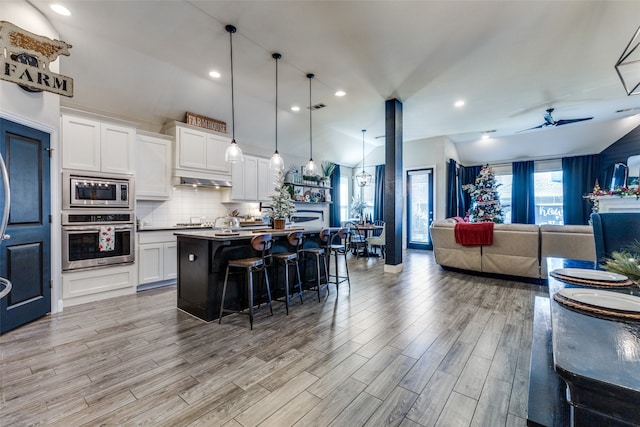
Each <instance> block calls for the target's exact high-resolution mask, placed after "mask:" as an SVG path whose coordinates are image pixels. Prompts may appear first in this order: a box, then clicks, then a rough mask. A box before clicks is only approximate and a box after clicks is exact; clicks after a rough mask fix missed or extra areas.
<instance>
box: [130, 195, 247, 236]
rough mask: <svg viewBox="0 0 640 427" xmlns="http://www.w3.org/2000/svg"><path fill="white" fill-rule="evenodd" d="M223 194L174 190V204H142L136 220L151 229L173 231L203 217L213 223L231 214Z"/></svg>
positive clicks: (138, 203)
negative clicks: (171, 227) (224, 201)
mask: <svg viewBox="0 0 640 427" xmlns="http://www.w3.org/2000/svg"><path fill="white" fill-rule="evenodd" d="M223 191H225V190H223ZM223 191H220V190H216V189H212V188H198V189H195V188H190V187H174V189H173V195H172V197H171V199H170V200H166V201H151V200H138V201H137V202H136V217H137V218H138V219H139V220H140V221H142V222H143V223H144V225H145V226H150V227H170V226H173V225H175V224H177V223H188V222H190V219H191V217H201V218H202V222H209V221H213V220H214V219H216V218H217V217H219V216H224V215H226V214H227V207H229V206H227V207H225V205H223V204H222V196H223V194H224V193H223ZM229 209H236V207H229Z"/></svg>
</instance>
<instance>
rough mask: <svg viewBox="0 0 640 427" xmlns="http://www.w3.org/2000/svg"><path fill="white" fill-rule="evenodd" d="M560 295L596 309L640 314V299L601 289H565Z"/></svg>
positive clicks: (561, 290)
mask: <svg viewBox="0 0 640 427" xmlns="http://www.w3.org/2000/svg"><path fill="white" fill-rule="evenodd" d="M558 293H559V294H560V295H562V296H564V297H566V298H569V299H572V300H574V301H577V302H581V303H583V304H589V305H591V306H594V307H602V308H608V309H610V310H619V311H632V312H634V313H640V297H637V296H634V295H628V294H620V293H617V292H611V291H602V290H599V289H582V288H564V289H560V290H559V291H558Z"/></svg>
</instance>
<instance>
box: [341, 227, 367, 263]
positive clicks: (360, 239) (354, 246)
mask: <svg viewBox="0 0 640 427" xmlns="http://www.w3.org/2000/svg"><path fill="white" fill-rule="evenodd" d="M344 227H345V228H346V229H347V230H348V231H349V238H348V239H347V242H346V247H347V251H351V253H352V254H353V255H356V256H357V255H359V254H364V252H365V246H366V244H367V242H366V240H365V235H364V232H363V231H362V230H358V225H357V224H356V223H355V222H347V223H346V224H345V225H344Z"/></svg>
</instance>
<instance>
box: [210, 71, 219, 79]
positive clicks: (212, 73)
mask: <svg viewBox="0 0 640 427" xmlns="http://www.w3.org/2000/svg"><path fill="white" fill-rule="evenodd" d="M209 77H213V78H214V79H219V78H220V73H219V72H217V71H216V70H212V71H209Z"/></svg>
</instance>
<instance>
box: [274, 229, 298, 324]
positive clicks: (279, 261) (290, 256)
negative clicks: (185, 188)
mask: <svg viewBox="0 0 640 427" xmlns="http://www.w3.org/2000/svg"><path fill="white" fill-rule="evenodd" d="M302 236H303V233H302V231H294V232H291V233H289V235H288V236H287V241H288V242H289V246H291V247H293V248H294V249H295V252H280V253H277V254H273V259H274V261H275V262H276V264H275V265H276V268H277V267H278V266H280V265H282V266H284V304H285V307H286V308H287V315H288V314H289V303H290V302H291V300H293V299H294V298H296V297H298V296H299V297H300V303H301V304H302V279H301V276H300V265H299V264H298V252H299V251H300V249H301V248H302ZM293 266H295V267H296V274H297V278H298V282H297V283H295V284H294V289H295V286H296V285H297V286H298V292H297V293H295V294H290V293H289V292H290V291H289V269H290V268H291V267H293ZM275 275H276V281H277V280H278V270H277V269H276V272H275ZM275 300H276V301H280V299H278V298H275Z"/></svg>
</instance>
